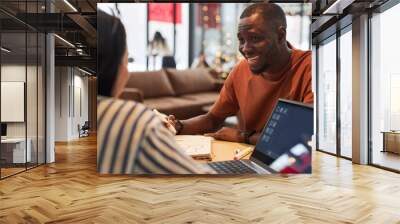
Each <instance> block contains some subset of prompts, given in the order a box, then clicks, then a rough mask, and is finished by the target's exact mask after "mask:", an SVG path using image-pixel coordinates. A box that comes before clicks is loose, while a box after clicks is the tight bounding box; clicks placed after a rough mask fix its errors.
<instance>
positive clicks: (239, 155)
mask: <svg viewBox="0 0 400 224" xmlns="http://www.w3.org/2000/svg"><path fill="white" fill-rule="evenodd" d="M252 151H253V147H247V148H245V149H243V150H241V151H239V152H237V153H236V155H235V156H234V157H233V159H234V160H239V159H241V158H243V157H245V156H247V155H248V154H249V153H251V152H252Z"/></svg>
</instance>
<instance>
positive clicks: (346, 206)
mask: <svg viewBox="0 0 400 224" xmlns="http://www.w3.org/2000/svg"><path fill="white" fill-rule="evenodd" d="M56 149H57V150H56V160H57V161H56V163H55V164H51V165H47V166H41V167H39V168H35V169H33V170H29V171H27V172H25V173H22V174H18V175H16V176H13V177H10V178H7V179H5V180H2V181H0V223H43V222H48V223H373V224H375V223H385V224H386V223H400V175H399V174H396V173H391V172H388V171H384V170H380V169H378V168H374V167H369V166H359V165H352V164H351V162H350V161H347V160H343V159H337V158H336V157H333V156H330V155H326V154H323V153H320V152H316V153H315V154H314V158H313V174H312V175H295V176H289V177H283V176H264V177H229V178H221V177H158V178H151V177H129V176H114V177H100V176H98V175H97V174H96V140H95V138H94V137H90V138H84V139H83V140H81V141H76V142H71V143H69V144H58V145H57V147H56Z"/></svg>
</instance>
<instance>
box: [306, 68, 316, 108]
mask: <svg viewBox="0 0 400 224" xmlns="http://www.w3.org/2000/svg"><path fill="white" fill-rule="evenodd" d="M305 72H306V82H305V84H304V85H305V88H304V94H303V103H307V104H313V103H314V93H313V91H312V78H311V77H312V75H311V65H310V64H308V65H306V69H305Z"/></svg>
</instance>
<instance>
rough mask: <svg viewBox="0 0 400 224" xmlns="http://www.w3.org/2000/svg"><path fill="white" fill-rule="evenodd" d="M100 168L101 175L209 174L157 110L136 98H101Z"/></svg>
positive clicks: (98, 142)
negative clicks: (181, 143)
mask: <svg viewBox="0 0 400 224" xmlns="http://www.w3.org/2000/svg"><path fill="white" fill-rule="evenodd" d="M97 128H98V130H97V170H98V172H99V173H101V174H206V173H213V171H212V170H211V168H209V167H208V166H207V165H206V164H199V163H196V162H195V161H194V160H193V159H192V158H191V157H189V156H188V155H186V154H184V153H183V152H182V151H181V150H180V149H179V146H178V145H177V143H176V142H175V139H174V136H173V134H172V133H171V132H170V131H169V130H168V129H167V128H166V127H165V126H164V125H163V124H162V121H161V120H160V118H159V117H158V116H157V115H155V113H154V112H153V111H151V110H149V109H147V108H146V107H145V106H144V105H142V104H140V103H136V102H134V101H126V100H118V99H113V98H103V97H99V98H98V100H97Z"/></svg>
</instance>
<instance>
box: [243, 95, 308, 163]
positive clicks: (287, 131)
mask: <svg viewBox="0 0 400 224" xmlns="http://www.w3.org/2000/svg"><path fill="white" fill-rule="evenodd" d="M313 116H314V115H313V107H312V106H311V105H307V104H302V103H298V102H294V101H289V100H282V99H280V100H279V101H278V103H277V105H276V106H275V109H274V111H273V112H272V115H271V117H270V119H269V120H268V122H267V124H266V125H265V127H264V130H263V131H262V133H261V135H260V138H259V140H258V142H257V145H256V147H255V150H254V153H253V154H252V156H251V157H252V158H253V157H254V158H256V159H257V160H259V161H261V162H263V163H264V164H267V165H270V164H271V163H272V162H273V161H274V160H276V159H277V158H278V157H280V156H281V155H283V154H285V153H288V152H289V150H290V149H291V148H293V147H294V146H296V145H297V144H299V143H301V144H304V145H306V144H307V142H308V141H310V140H311V136H312V135H313V126H314V119H313Z"/></svg>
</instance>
